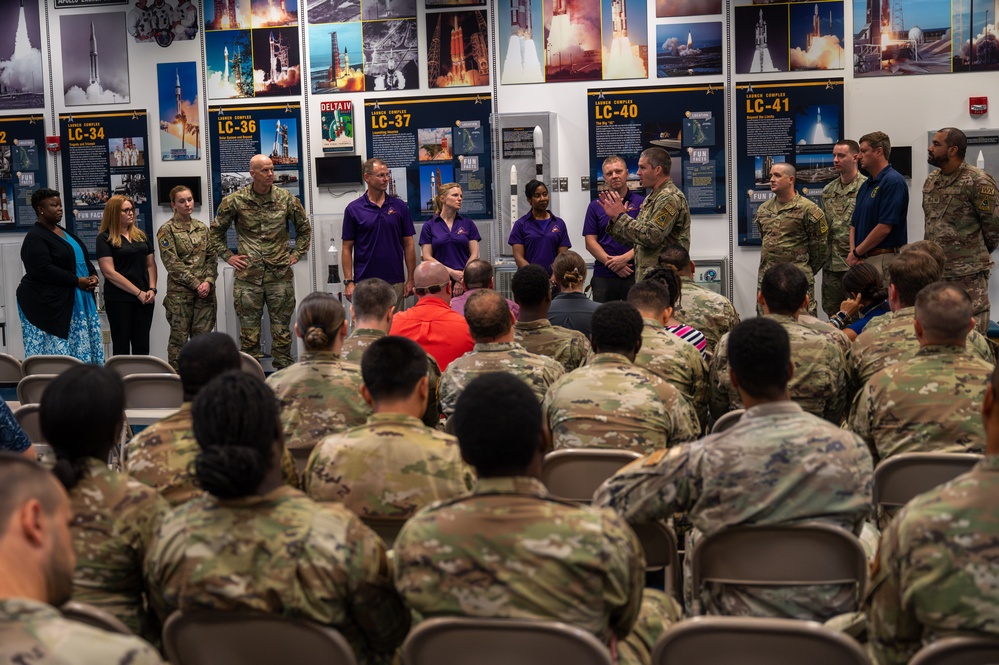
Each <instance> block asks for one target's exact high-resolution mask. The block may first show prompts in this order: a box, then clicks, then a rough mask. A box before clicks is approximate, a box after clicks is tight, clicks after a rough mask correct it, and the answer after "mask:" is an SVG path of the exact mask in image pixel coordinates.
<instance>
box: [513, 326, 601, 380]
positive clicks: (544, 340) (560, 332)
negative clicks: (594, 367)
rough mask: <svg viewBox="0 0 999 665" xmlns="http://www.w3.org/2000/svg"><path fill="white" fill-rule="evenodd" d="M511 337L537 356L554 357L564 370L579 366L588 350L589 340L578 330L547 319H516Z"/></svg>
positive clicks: (568, 370)
mask: <svg viewBox="0 0 999 665" xmlns="http://www.w3.org/2000/svg"><path fill="white" fill-rule="evenodd" d="M513 338H514V340H515V341H516V342H517V344H520V345H521V346H523V347H524V348H525V349H527V350H528V351H530V352H531V353H536V354H538V355H539V356H548V357H549V358H554V359H555V360H557V361H558V362H559V363H561V364H562V367H564V368H565V371H567V372H571V371H572V370H574V369H576V368H577V367H580V366H581V365H582V364H583V362H584V361H585V360H586V355H587V354H588V353H589V352H590V340H588V339H586V335H584V334H583V333H581V332H579V331H578V330H570V329H569V328H563V327H562V326H553V325H552V324H551V322H550V321H549V320H548V319H538V320H537V321H517V323H515V324H514V326H513Z"/></svg>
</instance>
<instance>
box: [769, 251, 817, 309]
mask: <svg viewBox="0 0 999 665" xmlns="http://www.w3.org/2000/svg"><path fill="white" fill-rule="evenodd" d="M760 293H762V294H763V300H764V301H765V302H766V303H767V309H769V310H770V313H771V314H786V315H792V314H794V313H795V312H797V311H798V310H799V309H801V305H802V303H804V302H805V296H807V295H808V278H807V277H805V273H804V271H802V269H801V268H799V267H798V266H796V265H794V264H793V263H778V264H777V265H775V266H771V267H770V268H769V269H767V271H766V272H765V273H763V281H762V282H760Z"/></svg>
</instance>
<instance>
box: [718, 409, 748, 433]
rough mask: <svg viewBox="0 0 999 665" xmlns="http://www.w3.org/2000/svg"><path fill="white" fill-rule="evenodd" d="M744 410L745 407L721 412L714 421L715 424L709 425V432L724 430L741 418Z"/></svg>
mask: <svg viewBox="0 0 999 665" xmlns="http://www.w3.org/2000/svg"><path fill="white" fill-rule="evenodd" d="M745 412H746V410H745V409H736V410H735V411H729V412H728V413H724V414H722V416H721V417H720V418H719V419H718V420H716V421H715V424H714V425H712V426H711V433H712V434H717V433H718V432H724V431H725V430H727V429H730V428H732V427H734V426H735V425H736V423H738V422H739V421H740V420H741V419H742V414H744V413H745Z"/></svg>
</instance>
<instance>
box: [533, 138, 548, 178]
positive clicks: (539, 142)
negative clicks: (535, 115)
mask: <svg viewBox="0 0 999 665" xmlns="http://www.w3.org/2000/svg"><path fill="white" fill-rule="evenodd" d="M544 141H545V138H544V135H543V134H542V133H541V128H540V127H537V126H535V127H534V168H535V171H536V173H537V175H538V180H541V176H542V175H543V174H544V170H545V167H544V164H543V163H542V157H541V152H542V150H544V147H545V143H544Z"/></svg>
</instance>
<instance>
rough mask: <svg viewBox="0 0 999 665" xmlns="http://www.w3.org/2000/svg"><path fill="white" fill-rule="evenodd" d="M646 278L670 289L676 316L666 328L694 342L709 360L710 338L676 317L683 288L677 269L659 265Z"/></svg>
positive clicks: (686, 340) (671, 305)
mask: <svg viewBox="0 0 999 665" xmlns="http://www.w3.org/2000/svg"><path fill="white" fill-rule="evenodd" d="M645 279H651V280H653V281H656V282H659V283H660V284H662V285H663V286H665V287H666V288H667V289H668V290H669V298H670V302H669V306H670V307H671V308H672V309H673V313H674V316H671V317H670V319H669V321H667V322H666V330H668V331H669V332H671V333H673V334H674V335H676V336H677V337H679V338H680V339H682V340H684V341H685V342H689V343H690V344H693V346H694V348H695V349H697V350H698V351H700V352H701V355H702V356H703V357H704V359H705V360H708V359H709V358H710V357H711V352H710V350H709V349H708V340H707V338H706V337H705V336H704V333H702V332H701V331H700V330H698V329H697V328H694V327H693V326H690V325H687V324H686V323H682V322H680V321H679V320H677V318H676V308H677V304H678V303H679V302H680V297H681V289H682V288H683V281H682V280H681V279H680V275H679V274H678V273H677V271H676V269H675V268H673V267H672V266H659V267H658V268H653V269H652V270H650V271H649V272H648V274H647V275H646V277H645Z"/></svg>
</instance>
